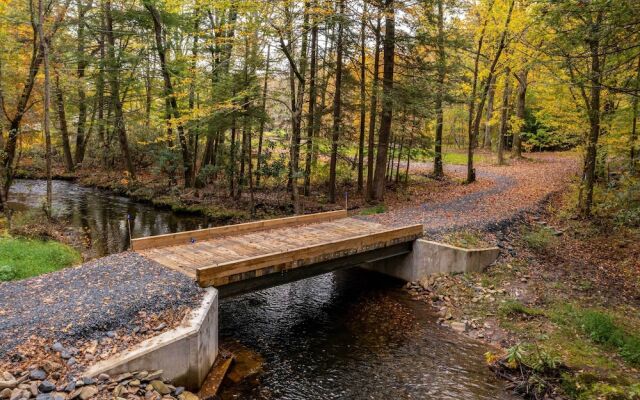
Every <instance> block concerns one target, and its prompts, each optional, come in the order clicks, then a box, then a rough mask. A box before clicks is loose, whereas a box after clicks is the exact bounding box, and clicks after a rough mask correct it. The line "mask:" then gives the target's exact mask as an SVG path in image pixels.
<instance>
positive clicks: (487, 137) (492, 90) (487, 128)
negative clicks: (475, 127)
mask: <svg viewBox="0 0 640 400" xmlns="http://www.w3.org/2000/svg"><path fill="white" fill-rule="evenodd" d="M496 78H497V76H494V77H493V80H492V81H491V86H490V87H489V93H488V94H487V114H486V116H485V123H484V138H483V139H482V147H483V148H485V149H486V148H489V149H491V141H492V139H491V136H492V131H493V129H492V125H491V119H492V118H493V100H494V98H495V94H496Z"/></svg>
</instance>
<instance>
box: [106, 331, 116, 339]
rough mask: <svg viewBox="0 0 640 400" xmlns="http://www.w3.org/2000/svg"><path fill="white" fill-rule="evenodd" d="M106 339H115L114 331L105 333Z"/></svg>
mask: <svg viewBox="0 0 640 400" xmlns="http://www.w3.org/2000/svg"><path fill="white" fill-rule="evenodd" d="M107 337H109V338H111V339H113V338H115V337H116V332H115V331H109V332H107Z"/></svg>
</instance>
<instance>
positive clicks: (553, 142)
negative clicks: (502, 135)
mask: <svg viewBox="0 0 640 400" xmlns="http://www.w3.org/2000/svg"><path fill="white" fill-rule="evenodd" d="M521 138H522V145H523V147H524V148H525V149H527V150H530V151H557V150H568V149H572V148H574V147H576V146H577V145H578V144H579V143H580V140H581V138H580V136H578V135H576V134H569V133H562V132H559V131H557V130H555V129H553V128H551V127H549V126H547V125H545V124H544V123H543V122H542V121H540V120H539V119H538V118H537V116H536V113H534V112H533V111H532V110H530V109H527V110H526V111H525V121H524V131H523V132H522V133H521Z"/></svg>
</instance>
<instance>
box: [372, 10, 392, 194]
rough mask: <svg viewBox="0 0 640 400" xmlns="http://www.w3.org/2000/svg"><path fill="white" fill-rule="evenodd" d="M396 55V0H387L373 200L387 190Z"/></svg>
mask: <svg viewBox="0 0 640 400" xmlns="http://www.w3.org/2000/svg"><path fill="white" fill-rule="evenodd" d="M394 55H395V10H394V0H385V35H384V58H383V60H384V62H383V75H382V117H381V118H380V132H379V134H378V154H377V159H376V168H375V171H376V172H375V178H374V183H373V193H372V196H371V198H372V199H373V200H377V201H382V200H383V198H384V190H385V180H384V177H385V172H386V171H385V166H386V163H385V161H386V159H387V148H388V145H389V136H390V135H391V120H392V118H393V69H394V64H395V62H394Z"/></svg>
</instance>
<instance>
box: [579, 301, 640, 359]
mask: <svg viewBox="0 0 640 400" xmlns="http://www.w3.org/2000/svg"><path fill="white" fill-rule="evenodd" d="M578 322H579V323H580V327H581V328H582V330H583V331H584V332H585V333H586V334H587V335H588V336H589V338H590V339H591V340H593V341H594V342H596V343H599V344H604V345H606V346H611V347H614V348H616V349H617V350H618V353H619V354H620V356H621V357H622V358H623V359H624V360H625V361H626V362H628V363H629V364H632V365H634V366H640V336H637V335H634V334H631V333H629V332H625V330H624V329H623V328H621V327H620V326H619V325H618V324H617V323H616V321H615V320H614V318H613V317H612V316H611V315H609V314H607V313H604V312H601V311H596V310H586V311H582V312H579V313H578Z"/></svg>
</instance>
